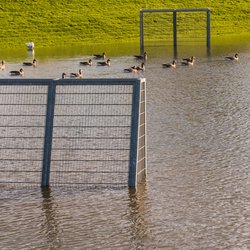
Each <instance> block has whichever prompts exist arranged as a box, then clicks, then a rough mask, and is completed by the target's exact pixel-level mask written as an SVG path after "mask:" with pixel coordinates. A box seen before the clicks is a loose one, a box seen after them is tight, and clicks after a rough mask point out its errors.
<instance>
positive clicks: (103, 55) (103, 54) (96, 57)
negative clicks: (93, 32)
mask: <svg viewBox="0 0 250 250" xmlns="http://www.w3.org/2000/svg"><path fill="white" fill-rule="evenodd" d="M105 57H106V54H105V52H103V53H102V54H101V55H99V54H95V55H94V58H95V59H103V60H104V59H105Z"/></svg>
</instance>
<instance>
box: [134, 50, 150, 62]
mask: <svg viewBox="0 0 250 250" xmlns="http://www.w3.org/2000/svg"><path fill="white" fill-rule="evenodd" d="M134 57H135V59H138V60H144V61H147V59H148V55H147V52H144V53H143V55H139V56H134Z"/></svg>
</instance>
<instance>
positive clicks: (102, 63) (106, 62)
mask: <svg viewBox="0 0 250 250" xmlns="http://www.w3.org/2000/svg"><path fill="white" fill-rule="evenodd" d="M97 65H98V66H110V59H108V60H107V61H105V62H97Z"/></svg>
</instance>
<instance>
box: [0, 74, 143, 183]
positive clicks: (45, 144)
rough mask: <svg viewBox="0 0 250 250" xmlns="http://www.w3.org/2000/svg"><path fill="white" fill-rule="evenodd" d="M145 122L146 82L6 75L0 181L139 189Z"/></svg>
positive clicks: (0, 92)
mask: <svg viewBox="0 0 250 250" xmlns="http://www.w3.org/2000/svg"><path fill="white" fill-rule="evenodd" d="M135 96H136V98H134V97H135ZM145 120H146V117H145V80H143V79H142V80H138V79H81V80H79V79H77V80H73V79H72V80H71V79H65V80H59V81H53V80H27V79H14V80H0V133H1V135H0V141H1V148H0V151H1V155H0V173H1V175H0V183H1V184H17V183H19V184H21V183H22V184H23V185H28V184H29V185H39V186H40V185H42V186H47V185H52V186H62V185H63V186H65V185H70V186H79V185H80V186H82V185H84V186H127V185H129V186H136V184H137V172H139V178H138V180H141V179H142V178H141V177H142V176H145V175H146V128H145V126H146V123H145ZM138 157H139V158H138ZM134 163H135V164H134ZM131 174H132V175H133V180H132V181H131V180H129V176H131Z"/></svg>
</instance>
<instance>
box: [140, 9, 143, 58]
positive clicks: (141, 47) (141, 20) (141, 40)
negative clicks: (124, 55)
mask: <svg viewBox="0 0 250 250" xmlns="http://www.w3.org/2000/svg"><path fill="white" fill-rule="evenodd" d="M143 29H144V27H143V11H142V10H141V11H140V50H141V54H143V52H144V30H143Z"/></svg>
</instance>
